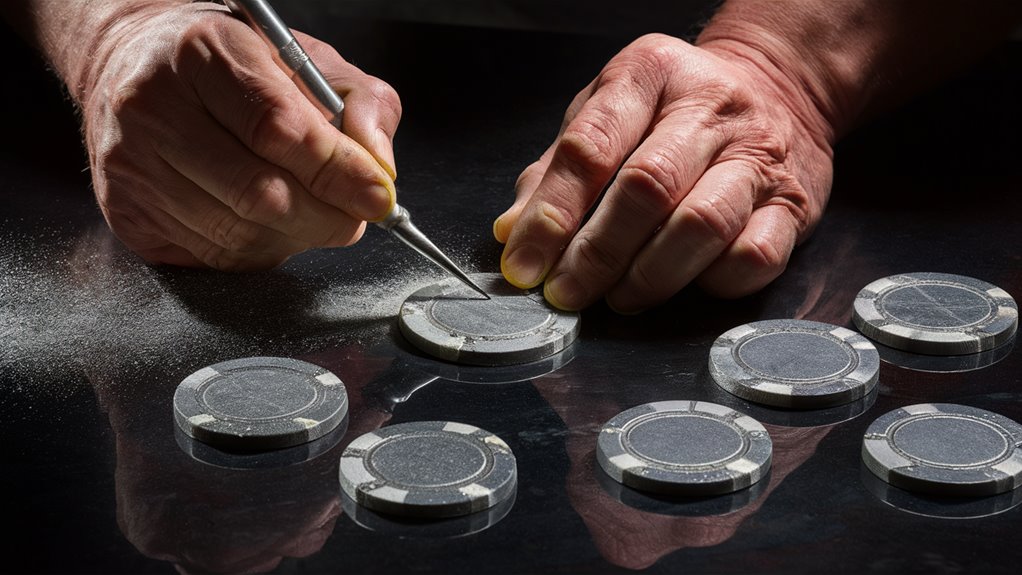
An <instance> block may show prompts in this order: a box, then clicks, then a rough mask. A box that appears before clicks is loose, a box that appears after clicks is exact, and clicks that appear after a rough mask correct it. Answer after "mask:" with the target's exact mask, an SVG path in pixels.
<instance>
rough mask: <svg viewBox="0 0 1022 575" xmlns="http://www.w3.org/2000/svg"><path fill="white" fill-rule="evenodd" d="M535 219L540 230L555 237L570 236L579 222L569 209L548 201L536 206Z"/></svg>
mask: <svg viewBox="0 0 1022 575" xmlns="http://www.w3.org/2000/svg"><path fill="white" fill-rule="evenodd" d="M536 220H537V223H538V224H539V226H538V227H539V228H540V229H541V230H543V231H544V232H546V234H548V235H552V236H555V237H570V236H571V235H572V234H574V233H575V230H576V229H577V228H578V223H579V218H578V217H577V216H575V215H574V214H573V213H571V212H570V211H569V210H567V209H565V208H562V207H561V206H558V205H556V204H552V203H550V202H542V203H541V204H540V205H539V206H538V208H537V209H536Z"/></svg>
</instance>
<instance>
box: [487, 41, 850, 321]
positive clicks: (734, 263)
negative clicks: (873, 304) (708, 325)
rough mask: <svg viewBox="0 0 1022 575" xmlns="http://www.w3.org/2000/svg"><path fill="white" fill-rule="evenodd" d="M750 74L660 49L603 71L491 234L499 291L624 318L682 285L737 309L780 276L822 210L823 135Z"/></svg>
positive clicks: (804, 105) (730, 55) (715, 57)
mask: <svg viewBox="0 0 1022 575" xmlns="http://www.w3.org/2000/svg"><path fill="white" fill-rule="evenodd" d="M754 61H755V60H754V59H751V58H745V57H743V55H742V54H740V53H739V52H737V51H735V50H733V49H729V48H728V49H725V48H721V49H714V48H711V47H707V48H705V49H704V48H701V47H696V46H692V45H690V44H688V43H686V42H683V41H681V40H678V39H675V38H671V37H668V36H663V35H649V36H644V37H642V38H640V39H639V40H637V41H635V42H634V43H632V44H631V45H630V46H628V47H626V48H625V49H624V50H622V51H621V52H620V53H619V54H618V55H617V56H615V57H614V58H613V59H612V60H611V61H610V63H608V64H607V66H606V67H605V68H604V69H603V71H602V72H601V73H600V75H599V76H598V77H597V78H596V80H594V81H593V82H592V83H591V84H590V85H589V86H588V87H586V88H585V89H584V90H583V91H582V92H581V93H579V95H578V96H576V98H575V100H574V101H573V102H572V103H571V105H570V107H569V108H568V112H567V114H566V116H565V119H564V123H563V125H562V127H561V132H560V134H559V135H558V137H557V140H556V141H555V142H554V143H553V145H552V146H550V148H549V149H547V151H546V152H545V153H544V154H543V156H542V157H541V158H540V159H539V160H538V161H536V162H535V163H533V164H532V165H530V166H529V167H527V168H526V169H525V171H524V172H523V173H522V175H521V177H520V178H519V179H518V183H517V184H516V193H517V199H516V200H515V203H514V205H513V206H511V208H510V209H509V210H508V211H507V212H506V213H504V214H503V215H502V216H501V217H500V218H498V220H497V221H496V222H495V224H494V235H495V236H496V238H497V239H498V240H499V241H501V242H506V244H507V245H506V247H505V249H504V254H503V257H502V258H501V269H502V270H503V272H504V275H505V276H506V277H507V279H508V281H510V282H511V283H513V284H515V285H517V286H519V287H523V288H530V287H533V286H536V285H538V284H539V283H540V282H542V281H544V279H545V280H546V285H545V288H544V293H545V296H546V298H547V300H548V301H549V302H550V303H551V304H553V305H554V306H556V307H559V308H564V309H580V308H584V307H586V306H588V305H590V304H592V303H594V302H595V301H596V300H597V299H598V298H600V297H601V296H603V295H604V294H606V298H607V302H608V304H609V305H610V306H611V307H612V308H614V309H615V310H617V311H619V312H623V313H634V312H638V311H641V310H642V309H645V308H647V307H650V306H653V305H656V304H658V303H661V302H663V301H665V300H666V299H668V298H669V297H671V296H672V295H673V294H674V293H676V292H677V291H678V290H680V289H681V288H683V287H684V286H685V285H687V284H688V283H690V282H692V281H693V280H695V281H697V282H698V283H699V284H700V285H701V286H702V287H703V288H704V289H706V290H707V291H709V292H710V293H713V294H715V295H719V296H722V297H737V296H741V295H744V294H747V293H750V292H753V291H755V290H757V289H759V288H762V287H763V286H765V285H766V284H767V283H769V282H770V281H771V280H773V279H774V278H775V277H776V276H777V275H778V274H780V273H781V271H783V269H784V267H785V265H786V264H787V261H788V257H789V255H790V254H791V251H792V249H793V247H794V246H795V244H796V243H797V242H799V241H800V240H802V239H805V237H806V236H807V235H808V234H809V233H810V231H811V230H812V228H813V226H814V225H815V224H816V222H817V221H818V220H819V218H820V216H821V213H822V211H823V208H824V205H825V204H826V201H827V196H828V194H829V191H830V184H831V176H832V166H831V160H832V150H831V145H830V141H829V140H830V129H829V126H828V125H827V123H826V121H825V120H824V118H823V116H822V115H821V114H820V113H819V112H818V111H817V110H816V108H815V107H814V106H813V104H812V103H810V101H809V98H807V97H805V94H804V92H802V91H800V89H799V86H798V85H797V84H796V83H795V82H787V81H785V79H786V78H788V76H786V75H785V74H784V71H783V70H778V69H774V70H765V69H764V67H763V66H762V60H759V61H756V62H757V63H756V64H753V62H754ZM604 189H606V192H605V193H604V194H603V196H602V197H601V195H600V194H601V192H603V191H604ZM590 210H592V214H591V217H590V218H589V219H588V221H584V219H585V217H586V214H587V212H589V211H590Z"/></svg>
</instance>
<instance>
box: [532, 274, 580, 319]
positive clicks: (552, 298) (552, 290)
mask: <svg viewBox="0 0 1022 575" xmlns="http://www.w3.org/2000/svg"><path fill="white" fill-rule="evenodd" d="M543 296H544V297H545V298H546V300H547V301H548V302H550V305H552V306H554V307H555V308H557V309H563V310H565V311H576V310H580V309H582V308H583V307H585V305H586V304H587V303H588V298H589V292H588V291H587V290H586V289H585V288H584V287H582V284H581V283H579V282H578V280H576V279H575V278H574V276H571V275H569V274H566V273H564V274H559V275H557V276H556V277H554V279H552V280H550V281H548V282H546V286H545V287H544V289H543Z"/></svg>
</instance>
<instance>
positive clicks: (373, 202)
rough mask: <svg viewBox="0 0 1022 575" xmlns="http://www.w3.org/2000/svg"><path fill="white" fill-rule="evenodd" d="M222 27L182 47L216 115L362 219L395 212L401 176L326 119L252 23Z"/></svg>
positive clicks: (314, 191) (316, 192)
mask: <svg viewBox="0 0 1022 575" xmlns="http://www.w3.org/2000/svg"><path fill="white" fill-rule="evenodd" d="M219 30H220V33H219V34H215V35H207V36H204V37H201V38H195V39H194V40H195V41H192V42H186V43H185V44H184V46H183V47H182V53H181V56H182V60H183V61H184V64H183V67H184V68H185V69H188V70H191V71H192V73H193V74H194V77H193V78H192V80H193V85H194V86H195V90H196V95H197V97H198V99H199V101H200V102H201V103H202V105H203V106H205V107H206V109H207V110H209V112H210V113H211V114H212V116H213V117H214V118H215V119H216V120H217V121H219V122H220V123H221V124H222V125H223V126H224V127H225V128H226V129H227V130H228V131H229V132H231V133H232V134H234V136H235V137H237V138H238V139H239V141H240V142H241V143H242V144H243V145H245V146H246V147H248V148H249V149H251V150H252V151H253V152H254V153H256V154H257V155H258V156H260V157H262V158H263V159H265V160H267V161H269V162H270V163H272V164H275V165H278V166H281V167H282V168H284V169H286V170H288V171H289V172H290V173H291V174H292V175H293V176H294V177H295V179H296V180H297V181H298V182H299V183H300V184H301V185H302V186H303V187H304V189H305V190H307V192H308V193H310V194H311V195H312V196H314V197H316V198H318V199H320V200H322V201H324V202H326V203H328V204H331V205H333V206H335V207H338V208H340V209H341V210H343V211H345V212H347V213H348V214H350V215H352V216H354V217H356V218H358V219H368V220H375V219H381V218H382V217H384V216H385V215H386V214H387V213H389V211H390V210H391V209H392V208H393V205H394V202H395V190H394V182H393V179H392V178H391V177H390V175H389V174H388V173H387V172H386V170H385V169H384V168H383V167H382V166H380V164H379V162H377V161H376V159H375V158H374V157H373V156H372V154H370V153H369V152H368V151H367V150H366V149H365V148H363V147H362V146H361V145H359V144H358V143H357V142H356V141H355V140H353V139H351V138H349V137H348V136H345V135H344V134H342V133H340V132H338V131H337V129H336V128H334V127H333V126H332V125H331V124H330V123H329V122H328V121H327V120H326V118H325V117H324V116H323V115H322V114H321V113H320V112H319V110H317V109H316V107H315V106H314V105H313V104H312V103H311V102H309V101H308V99H307V98H306V97H305V95H304V94H302V92H301V91H300V90H299V89H298V87H297V86H296V85H295V84H294V83H293V82H292V81H291V79H290V78H289V77H288V76H287V75H286V74H285V73H284V72H283V71H282V70H281V69H280V67H278V66H277V64H276V63H275V61H274V60H273V58H272V56H271V52H270V50H269V49H268V48H267V46H266V45H265V44H264V43H263V41H262V39H260V38H259V37H258V35H256V34H255V33H254V32H253V31H252V30H249V29H248V28H247V27H246V26H245V25H244V24H242V23H241V22H238V21H236V20H233V19H225V20H224V21H223V22H222V24H221V26H220V27H219Z"/></svg>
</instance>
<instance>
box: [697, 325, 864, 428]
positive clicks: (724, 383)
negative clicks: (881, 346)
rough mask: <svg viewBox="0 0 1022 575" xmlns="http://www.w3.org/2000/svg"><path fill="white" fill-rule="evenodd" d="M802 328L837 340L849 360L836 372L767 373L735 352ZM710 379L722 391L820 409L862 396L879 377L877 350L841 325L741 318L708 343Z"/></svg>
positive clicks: (754, 399)
mask: <svg viewBox="0 0 1022 575" xmlns="http://www.w3.org/2000/svg"><path fill="white" fill-rule="evenodd" d="M795 332H797V333H808V334H812V335H816V336H819V337H821V338H824V339H826V340H828V341H831V342H833V343H836V344H838V345H839V346H840V347H841V350H842V351H843V352H844V353H845V355H846V356H847V357H848V358H849V364H848V365H847V366H846V367H845V368H844V369H843V370H841V371H840V372H839V374H838V375H836V376H835V375H833V374H832V375H829V376H826V377H821V378H815V379H798V380H795V379H790V378H784V377H770V376H769V374H765V373H763V372H761V371H760V370H757V369H754V368H752V367H751V366H745V365H744V364H743V363H742V362H741V361H740V359H739V357H738V352H739V351H740V350H741V346H742V345H744V344H745V343H747V342H748V341H750V340H752V339H753V338H754V337H761V336H763V335H770V334H780V333H795ZM708 363H709V371H710V376H711V379H713V381H714V382H715V383H716V384H717V385H718V386H719V387H721V388H722V389H724V390H725V391H727V392H728V393H730V394H732V395H735V396H737V397H740V398H742V399H746V400H748V401H752V402H754V403H759V404H762V405H769V406H773V407H784V408H790V409H822V408H829V407H837V406H839V405H844V404H846V403H852V402H854V401H857V400H859V399H862V398H863V397H866V396H868V395H869V394H870V392H872V391H873V389H874V388H875V387H876V385H877V383H878V381H879V378H880V354H879V352H878V351H877V349H876V347H875V346H874V345H873V344H872V343H870V341H869V340H868V339H866V338H865V337H863V336H862V335H860V334H858V333H856V332H854V331H852V330H850V329H848V328H845V327H841V326H837V325H832V324H828V323H823V322H818V321H811V320H804V319H772V320H761V321H754V322H750V323H745V324H742V325H739V326H735V327H733V328H731V329H729V330H727V331H726V332H724V333H723V334H721V335H720V336H719V337H718V338H717V339H716V340H714V342H713V345H712V346H710V353H709V360H708Z"/></svg>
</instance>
